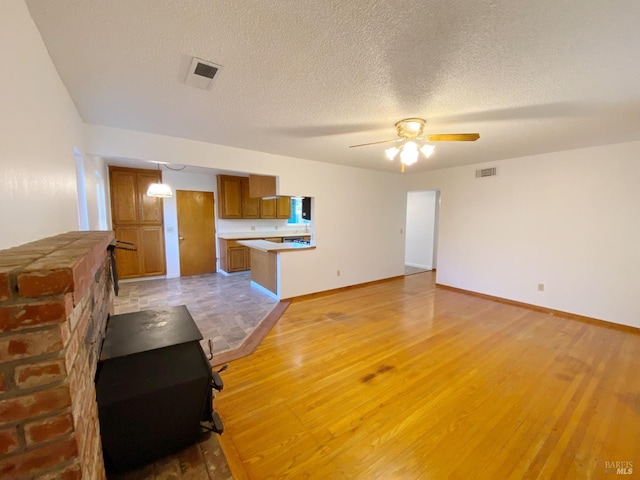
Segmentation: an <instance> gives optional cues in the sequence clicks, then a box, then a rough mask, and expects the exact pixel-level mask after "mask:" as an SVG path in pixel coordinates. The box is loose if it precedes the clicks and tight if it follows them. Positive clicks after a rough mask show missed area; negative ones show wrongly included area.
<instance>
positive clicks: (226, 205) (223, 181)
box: [218, 175, 243, 218]
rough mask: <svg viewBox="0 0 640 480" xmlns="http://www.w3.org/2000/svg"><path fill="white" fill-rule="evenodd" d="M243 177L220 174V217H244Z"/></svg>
mask: <svg viewBox="0 0 640 480" xmlns="http://www.w3.org/2000/svg"><path fill="white" fill-rule="evenodd" d="M242 178H243V177H235V176H232V175H218V217H219V218H243V216H242Z"/></svg>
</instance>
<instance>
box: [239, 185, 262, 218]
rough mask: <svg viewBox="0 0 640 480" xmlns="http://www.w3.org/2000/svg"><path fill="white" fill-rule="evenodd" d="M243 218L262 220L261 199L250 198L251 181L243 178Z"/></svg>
mask: <svg viewBox="0 0 640 480" xmlns="http://www.w3.org/2000/svg"><path fill="white" fill-rule="evenodd" d="M241 183H242V189H241V196H242V218H260V199H259V198H251V197H250V196H249V179H248V178H246V177H242V182H241Z"/></svg>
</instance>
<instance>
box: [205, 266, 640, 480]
mask: <svg viewBox="0 0 640 480" xmlns="http://www.w3.org/2000/svg"><path fill="white" fill-rule="evenodd" d="M433 278H434V274H433V273H432V272H428V273H422V274H416V275H411V276H407V277H403V278H398V279H394V280H391V281H388V282H382V283H378V284H374V285H369V286H364V287H360V288H353V289H349V290H345V291H341V292H338V293H334V294H331V295H325V296H317V297H313V298H307V299H303V300H297V301H294V302H293V303H292V304H291V306H290V307H289V308H288V310H287V311H286V312H285V314H284V315H283V317H282V318H281V319H280V321H279V322H278V324H277V325H276V326H275V327H274V328H273V330H272V331H271V333H270V334H269V335H268V336H267V338H266V339H265V340H264V342H263V343H262V345H260V346H259V347H258V349H257V350H256V352H255V353H254V354H253V355H251V356H249V357H245V358H242V359H239V360H236V361H233V362H231V364H230V368H229V369H228V370H227V371H226V372H225V373H224V381H225V389H224V390H223V392H221V393H220V394H219V395H218V397H217V398H216V406H217V409H218V411H219V412H220V413H221V415H222V418H223V420H224V422H225V428H226V431H225V433H224V434H223V435H222V437H221V444H222V446H223V449H224V450H225V454H226V456H227V459H228V460H229V463H230V465H231V468H232V471H233V474H234V478H236V479H243V478H250V479H260V480H263V479H270V478H274V479H275V478H278V479H283V478H292V479H298V478H318V479H342V478H354V479H392V478H400V479H456V478H457V479H471V478H478V479H485V478H486V479H492V480H493V479H522V478H545V479H546V478H549V479H582V478H603V479H607V478H608V479H611V478H621V477H618V476H617V475H616V474H615V473H616V471H615V468H614V470H610V469H611V468H612V467H614V465H612V464H609V463H607V462H632V468H633V469H634V474H633V475H636V476H637V475H638V471H639V469H640V375H639V374H638V369H639V363H638V362H639V361H640V335H639V334H636V333H632V332H630V331H624V330H619V329H616V328H609V327H605V326H601V325H597V324H590V323H583V322H580V321H576V320H572V319H567V318H561V317H558V316H552V315H547V314H543V313H540V312H535V311H532V310H528V309H525V308H521V307H517V306H512V305H506V304H502V303H498V302H494V301H491V300H487V299H483V298H478V297H475V296H471V295H466V294H463V293H459V292H455V291H450V290H446V289H438V288H435V287H434V283H433ZM633 475H632V476H631V478H634V477H633ZM622 478H629V476H626V477H622Z"/></svg>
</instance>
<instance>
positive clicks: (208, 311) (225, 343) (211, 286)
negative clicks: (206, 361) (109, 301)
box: [114, 272, 278, 355]
mask: <svg viewBox="0 0 640 480" xmlns="http://www.w3.org/2000/svg"><path fill="white" fill-rule="evenodd" d="M250 275H251V274H250V272H246V273H241V274H236V275H230V276H225V275H222V274H220V273H214V274H210V275H195V276H192V277H180V278H170V279H159V280H139V281H135V282H120V292H119V295H118V296H117V297H116V298H115V300H114V310H115V313H116V314H119V313H129V312H138V311H140V310H148V309H152V308H158V307H169V306H176V305H186V306H187V308H188V309H189V312H190V313H191V316H192V317H193V320H194V321H195V322H196V325H198V328H199V329H200V332H201V333H202V336H203V337H204V340H202V342H201V344H202V348H203V349H204V351H205V353H206V354H207V355H209V345H208V340H211V342H212V346H213V352H214V353H215V354H218V353H222V352H226V351H228V350H232V349H235V348H237V347H239V346H240V345H241V344H242V342H243V341H244V339H245V338H247V336H248V335H249V334H250V333H251V332H253V330H254V329H255V328H256V326H257V325H258V324H259V323H260V321H261V320H262V319H263V318H264V317H265V315H267V314H268V313H269V312H270V311H271V310H272V309H273V308H274V307H275V306H276V304H277V303H278V302H277V301H276V300H274V299H273V298H271V297H270V296H268V295H267V294H265V293H262V292H261V291H259V290H258V289H256V288H254V287H252V286H251V278H250Z"/></svg>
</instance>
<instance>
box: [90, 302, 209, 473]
mask: <svg viewBox="0 0 640 480" xmlns="http://www.w3.org/2000/svg"><path fill="white" fill-rule="evenodd" d="M200 340H202V335H201V333H200V331H199V330H198V327H197V326H196V324H195V322H194V321H193V319H192V318H191V314H190V313H189V311H188V310H187V308H186V307H185V306H184V305H181V306H179V307H170V308H164V309H156V310H147V311H142V312H135V313H127V314H122V315H113V316H111V317H110V319H109V322H108V324H107V329H106V332H105V339H104V343H103V345H102V350H101V352H100V361H99V363H98V370H97V373H96V395H97V401H98V414H99V417H100V434H101V437H102V449H103V454H104V459H105V466H106V468H107V470H109V471H121V470H128V469H130V468H134V467H136V466H140V465H142V464H144V463H147V462H149V461H152V460H155V459H157V458H160V457H163V456H165V455H168V454H171V453H174V452H176V451H178V450H180V449H181V448H184V447H186V446H188V445H190V444H192V443H194V442H195V441H197V438H198V436H199V435H200V434H201V433H202V432H203V429H210V430H213V431H216V432H218V433H222V422H221V421H220V418H219V417H218V415H217V413H216V412H214V411H213V405H212V400H213V393H212V387H215V388H217V389H221V388H222V384H221V381H220V380H219V376H218V375H217V373H216V372H213V373H212V371H211V366H210V365H209V362H208V360H207V358H206V356H205V353H204V352H203V350H202V348H201V346H200ZM214 375H215V376H216V378H217V380H216V379H214V377H213V376H214Z"/></svg>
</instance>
